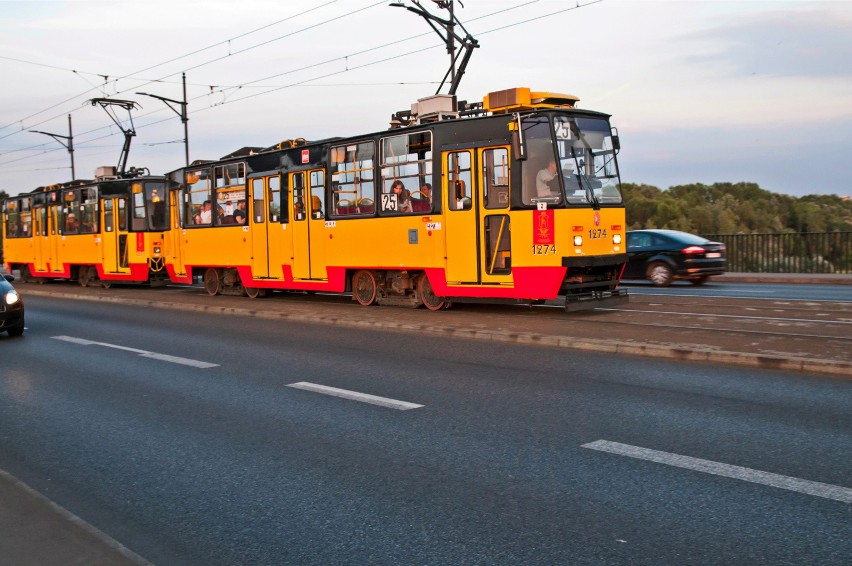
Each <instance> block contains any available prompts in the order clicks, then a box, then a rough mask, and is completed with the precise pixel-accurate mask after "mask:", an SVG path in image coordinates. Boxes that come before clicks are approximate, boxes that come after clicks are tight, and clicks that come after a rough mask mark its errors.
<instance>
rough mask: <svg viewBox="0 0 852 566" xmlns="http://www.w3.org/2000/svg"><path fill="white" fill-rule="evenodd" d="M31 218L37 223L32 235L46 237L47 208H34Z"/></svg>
mask: <svg viewBox="0 0 852 566" xmlns="http://www.w3.org/2000/svg"><path fill="white" fill-rule="evenodd" d="M33 218H34V219H35V220H36V221H37V222H38V223H37V224H36V226H35V228H34V232H33V233H34V234H35V235H36V236H47V207H45V206H37V207H35V209H33Z"/></svg>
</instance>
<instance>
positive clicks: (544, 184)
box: [535, 159, 559, 197]
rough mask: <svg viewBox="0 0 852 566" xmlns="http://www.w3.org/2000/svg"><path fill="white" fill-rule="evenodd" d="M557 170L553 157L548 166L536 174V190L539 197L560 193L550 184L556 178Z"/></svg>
mask: <svg viewBox="0 0 852 566" xmlns="http://www.w3.org/2000/svg"><path fill="white" fill-rule="evenodd" d="M556 171H557V169H556V162H555V161H553V160H552V159H551V160H550V163H548V164H547V167H545V168H544V169H542V170H541V171H539V172H538V174H537V175H536V176H535V191H536V194H537V195H538V196H539V197H555V196H559V193H558V192H557V191H556V190H554V189H553V188H552V187H551V185H550V183H551V182H552V181H553V180H554V179H556Z"/></svg>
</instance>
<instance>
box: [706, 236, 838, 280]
mask: <svg viewBox="0 0 852 566" xmlns="http://www.w3.org/2000/svg"><path fill="white" fill-rule="evenodd" d="M702 235H703V236H704V237H705V238H707V239H710V240H713V241H715V242H722V243H724V244H725V246H726V248H727V258H728V268H727V269H728V271H730V272H734V273H738V272H740V273H852V232H820V233H816V232H806V233H787V234H702Z"/></svg>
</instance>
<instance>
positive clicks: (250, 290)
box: [243, 287, 266, 299]
mask: <svg viewBox="0 0 852 566" xmlns="http://www.w3.org/2000/svg"><path fill="white" fill-rule="evenodd" d="M243 289H245V291H246V296H247V297H248V298H249V299H259V298H261V297H265V296H266V289H260V288H258V287H243Z"/></svg>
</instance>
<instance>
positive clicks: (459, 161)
mask: <svg viewBox="0 0 852 566" xmlns="http://www.w3.org/2000/svg"><path fill="white" fill-rule="evenodd" d="M508 154H509V152H508V148H506V147H497V148H475V149H474V148H471V149H461V150H455V151H448V152H444V153H443V155H442V157H441V158H442V167H444V168H445V169H444V170H445V172H446V174H445V175H444V179H445V183H446V185H445V186H444V187H443V189H444V191H443V193H444V195H446V196H445V198H446V200H445V202H444V208H445V210H446V214H445V215H444V219H445V223H446V229H445V233H446V244H447V283H450V284H496V285H499V284H507V285H510V284H511V282H512V278H511V235H510V234H511V232H510V226H509V224H510V222H509V221H510V218H509V169H508V167H509V164H508Z"/></svg>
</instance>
